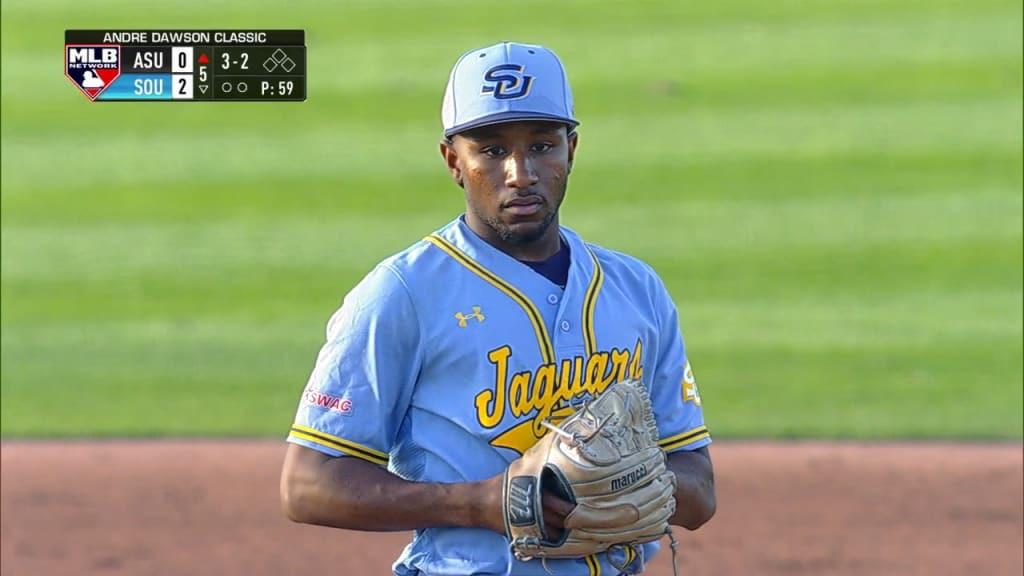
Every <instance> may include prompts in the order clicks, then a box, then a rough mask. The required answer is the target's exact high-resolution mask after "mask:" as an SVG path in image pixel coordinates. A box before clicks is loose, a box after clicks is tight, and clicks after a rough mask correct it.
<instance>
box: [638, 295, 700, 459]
mask: <svg viewBox="0 0 1024 576" xmlns="http://www.w3.org/2000/svg"><path fill="white" fill-rule="evenodd" d="M658 286H659V292H660V293H659V294H658V297H657V304H656V305H657V307H658V311H659V319H660V322H661V324H660V333H659V336H658V350H657V356H656V358H655V362H654V375H653V377H652V378H651V403H652V404H653V407H654V417H655V419H656V420H657V422H658V436H659V438H660V440H659V441H658V444H659V445H660V446H661V448H662V450H664V451H665V452H675V451H677V450H696V449H698V448H701V447H703V446H707V445H708V444H710V443H711V434H710V433H709V432H708V428H707V426H706V425H705V424H704V410H703V408H702V407H701V399H700V393H699V392H698V391H697V382H696V381H695V380H694V377H693V370H692V369H691V368H690V361H689V358H687V356H686V346H685V344H684V343H683V335H682V332H681V331H680V328H679V313H678V311H677V310H676V305H675V303H674V302H672V298H671V297H670V296H669V294H668V291H667V290H666V289H665V287H664V285H663V284H662V283H661V282H660V281H659V282H658Z"/></svg>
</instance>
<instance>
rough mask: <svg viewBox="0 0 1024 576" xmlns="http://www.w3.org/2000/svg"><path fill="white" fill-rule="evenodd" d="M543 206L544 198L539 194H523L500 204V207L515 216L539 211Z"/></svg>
mask: <svg viewBox="0 0 1024 576" xmlns="http://www.w3.org/2000/svg"><path fill="white" fill-rule="evenodd" d="M543 207H544V198H542V197H540V196H523V197H522V198H514V199H512V200H509V201H508V202H506V203H505V205H504V206H502V209H503V210H505V211H506V212H511V213H512V214H515V215H516V216H529V215H531V214H536V213H537V212H540V209H541V208H543Z"/></svg>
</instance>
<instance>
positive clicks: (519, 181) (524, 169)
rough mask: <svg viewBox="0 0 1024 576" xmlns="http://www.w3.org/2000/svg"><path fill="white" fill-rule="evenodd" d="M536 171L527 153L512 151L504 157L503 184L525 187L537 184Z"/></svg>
mask: <svg viewBox="0 0 1024 576" xmlns="http://www.w3.org/2000/svg"><path fill="white" fill-rule="evenodd" d="M537 181H538V178H537V171H536V170H535V169H534V166H533V161H532V160H531V159H530V155H529V154H524V153H520V152H514V153H512V154H509V155H508V156H507V157H506V158H505V185H506V186H508V187H509V188H519V189H527V188H530V187H532V186H534V185H535V184H537Z"/></svg>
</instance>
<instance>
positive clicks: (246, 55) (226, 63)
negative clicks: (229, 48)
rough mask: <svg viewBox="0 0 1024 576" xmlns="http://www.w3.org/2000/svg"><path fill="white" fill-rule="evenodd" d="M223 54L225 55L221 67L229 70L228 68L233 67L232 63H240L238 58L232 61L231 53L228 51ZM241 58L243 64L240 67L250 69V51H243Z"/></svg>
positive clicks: (222, 54)
mask: <svg viewBox="0 0 1024 576" xmlns="http://www.w3.org/2000/svg"><path fill="white" fill-rule="evenodd" d="M221 56H223V57H224V62H222V63H221V65H220V67H221V68H223V69H224V70H227V69H229V68H231V65H232V64H238V63H239V61H238V60H235V61H234V62H232V61H231V54H228V53H227V52H222V53H221ZM240 58H241V64H242V65H241V66H240V68H241V69H242V70H248V69H249V53H248V52H242V55H241V56H240Z"/></svg>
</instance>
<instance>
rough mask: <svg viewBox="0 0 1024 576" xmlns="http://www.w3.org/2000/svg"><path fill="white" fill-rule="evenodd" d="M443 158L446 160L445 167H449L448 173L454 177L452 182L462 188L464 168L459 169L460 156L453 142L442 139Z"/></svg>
mask: <svg viewBox="0 0 1024 576" xmlns="http://www.w3.org/2000/svg"><path fill="white" fill-rule="evenodd" d="M441 157H442V158H444V163H445V166H447V167H448V173H449V174H451V175H452V180H454V181H455V183H456V184H458V185H459V187H460V188H462V187H463V185H462V168H460V167H459V154H458V152H456V151H455V143H454V142H453V141H452V140H450V139H448V138H442V139H441Z"/></svg>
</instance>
